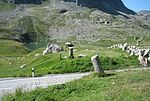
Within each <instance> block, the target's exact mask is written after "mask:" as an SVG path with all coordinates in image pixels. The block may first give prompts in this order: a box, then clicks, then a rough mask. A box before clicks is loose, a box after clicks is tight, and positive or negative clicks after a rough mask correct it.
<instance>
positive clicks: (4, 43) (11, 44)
mask: <svg viewBox="0 0 150 101" xmlns="http://www.w3.org/2000/svg"><path fill="white" fill-rule="evenodd" d="M29 52H30V50H29V49H28V48H25V47H24V46H23V44H21V43H19V42H16V41H12V40H0V56H1V57H2V56H9V57H13V56H14V57H15V56H22V55H23V54H27V53H29Z"/></svg>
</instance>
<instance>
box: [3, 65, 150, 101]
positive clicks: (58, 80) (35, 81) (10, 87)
mask: <svg viewBox="0 0 150 101" xmlns="http://www.w3.org/2000/svg"><path fill="white" fill-rule="evenodd" d="M133 70H150V67H146V68H133V69H118V70H109V71H105V72H106V73H113V72H114V73H116V72H125V71H133ZM89 74H90V72H87V73H70V74H52V75H46V76H43V77H35V78H3V79H2V78H1V79H0V100H1V97H2V96H3V95H4V94H6V93H13V92H15V90H16V89H17V88H22V89H23V90H28V91H30V90H33V89H35V88H37V87H43V88H45V87H48V86H51V85H57V84H63V83H66V82H70V81H72V80H76V79H80V78H82V77H83V76H86V75H89Z"/></svg>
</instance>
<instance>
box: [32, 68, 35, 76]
mask: <svg viewBox="0 0 150 101" xmlns="http://www.w3.org/2000/svg"><path fill="white" fill-rule="evenodd" d="M34 76H35V70H34V68H32V77H34Z"/></svg>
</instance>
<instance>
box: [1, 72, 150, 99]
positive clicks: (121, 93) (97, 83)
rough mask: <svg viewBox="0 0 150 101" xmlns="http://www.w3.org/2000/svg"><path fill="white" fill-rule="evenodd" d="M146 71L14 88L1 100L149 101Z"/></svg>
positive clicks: (148, 83) (149, 90) (149, 84)
mask: <svg viewBox="0 0 150 101" xmlns="http://www.w3.org/2000/svg"><path fill="white" fill-rule="evenodd" d="M149 74H150V71H149V70H146V71H129V72H122V73H116V74H114V75H112V76H108V77H93V76H88V77H85V78H83V79H81V80H76V81H72V82H69V83H66V84H61V85H56V86H51V87H48V88H45V89H42V88H38V89H36V90H34V91H31V92H22V91H21V90H17V91H16V93H15V94H9V95H7V96H4V97H3V101H12V100H13V101H14V100H15V101H35V100H36V101H149V100H150V95H149V93H150V88H149V86H150V81H149V79H150V75H149Z"/></svg>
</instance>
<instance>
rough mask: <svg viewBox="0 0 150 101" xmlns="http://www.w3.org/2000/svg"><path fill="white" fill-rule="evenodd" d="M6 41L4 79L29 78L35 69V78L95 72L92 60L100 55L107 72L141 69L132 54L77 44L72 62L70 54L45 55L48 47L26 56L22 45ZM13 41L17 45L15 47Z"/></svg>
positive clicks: (0, 74)
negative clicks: (82, 56)
mask: <svg viewBox="0 0 150 101" xmlns="http://www.w3.org/2000/svg"><path fill="white" fill-rule="evenodd" d="M2 42H3V43H4V42H5V43H7V44H5V48H4V47H3V48H2V50H0V53H1V54H2V56H1V58H0V59H1V61H0V77H29V76H31V69H32V68H35V76H41V75H45V74H53V73H70V72H86V71H91V70H93V69H92V64H91V61H90V57H91V56H93V55H95V54H98V55H99V56H100V61H101V63H102V67H103V68H104V70H110V69H117V68H136V67H139V63H138V60H137V58H136V57H129V56H128V54H126V53H125V52H122V51H121V50H118V49H107V48H100V47H99V48H98V47H97V46H90V45H88V46H85V45H77V46H76V47H75V50H76V51H75V54H74V55H75V59H68V58H66V57H68V52H59V53H50V54H47V55H44V56H43V55H42V52H43V50H44V48H40V49H37V50H34V51H32V52H30V53H28V54H24V53H25V52H26V53H27V52H28V51H25V50H24V49H21V48H18V47H19V45H20V44H19V45H18V46H16V45H15V44H14V43H15V42H13V41H9V44H8V41H6V40H3V41H2ZM10 42H11V43H12V45H15V46H13V47H11V46H10V45H11V44H10ZM2 45H4V44H2ZM6 46H8V47H6ZM16 48H17V49H16ZM22 48H23V47H22ZM79 54H84V55H86V57H84V58H78V55H79ZM8 56H9V57H8ZM12 56H13V57H12ZM22 66H23V67H22Z"/></svg>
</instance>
